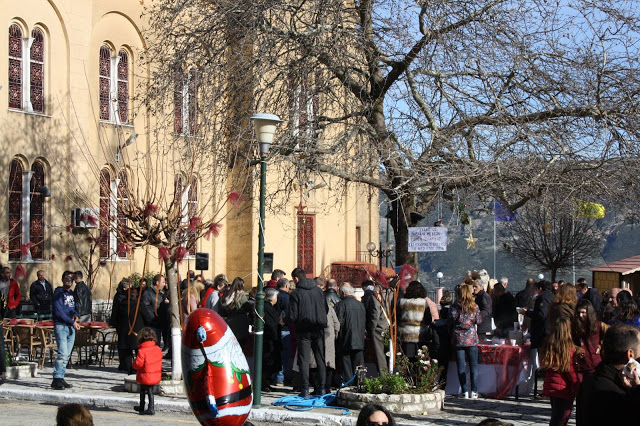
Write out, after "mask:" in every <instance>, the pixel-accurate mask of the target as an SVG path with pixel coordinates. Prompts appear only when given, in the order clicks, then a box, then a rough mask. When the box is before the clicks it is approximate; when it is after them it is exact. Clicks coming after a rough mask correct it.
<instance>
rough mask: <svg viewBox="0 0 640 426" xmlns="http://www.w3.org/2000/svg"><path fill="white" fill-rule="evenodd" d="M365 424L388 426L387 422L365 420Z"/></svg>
mask: <svg viewBox="0 0 640 426" xmlns="http://www.w3.org/2000/svg"><path fill="white" fill-rule="evenodd" d="M367 426H389V423H387V422H367Z"/></svg>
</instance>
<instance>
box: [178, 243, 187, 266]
mask: <svg viewBox="0 0 640 426" xmlns="http://www.w3.org/2000/svg"><path fill="white" fill-rule="evenodd" d="M188 253H189V251H188V250H187V248H186V247H182V246H180V247H178V248H177V249H176V252H175V257H176V262H177V263H180V262H182V259H184V258H185V256H186V255H187V254H188Z"/></svg>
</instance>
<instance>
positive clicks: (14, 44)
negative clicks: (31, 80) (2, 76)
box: [9, 24, 23, 109]
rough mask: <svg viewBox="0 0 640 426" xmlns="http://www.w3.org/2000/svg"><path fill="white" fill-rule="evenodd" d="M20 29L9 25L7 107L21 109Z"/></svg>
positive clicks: (21, 43)
mask: <svg viewBox="0 0 640 426" xmlns="http://www.w3.org/2000/svg"><path fill="white" fill-rule="evenodd" d="M22 45H23V41H22V30H21V29H20V27H19V26H18V25H16V24H13V25H11V26H10V27H9V108H15V109H22Z"/></svg>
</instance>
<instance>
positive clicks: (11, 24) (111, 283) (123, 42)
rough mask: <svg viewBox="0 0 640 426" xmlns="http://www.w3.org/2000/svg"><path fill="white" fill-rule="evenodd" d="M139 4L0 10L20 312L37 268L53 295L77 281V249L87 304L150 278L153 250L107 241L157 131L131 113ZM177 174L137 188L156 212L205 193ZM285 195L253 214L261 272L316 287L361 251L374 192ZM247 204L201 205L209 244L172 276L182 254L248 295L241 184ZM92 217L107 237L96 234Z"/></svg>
mask: <svg viewBox="0 0 640 426" xmlns="http://www.w3.org/2000/svg"><path fill="white" fill-rule="evenodd" d="M141 3H142V2H140V1H138V0H23V1H13V0H0V22H3V23H4V27H3V28H4V29H3V32H2V34H3V36H2V38H1V40H0V69H1V70H3V71H2V72H0V75H1V77H0V85H1V86H2V88H1V89H0V143H1V144H2V147H3V154H4V155H3V156H2V159H1V160H0V164H2V167H1V168H0V170H2V172H1V174H0V182H4V185H3V186H4V188H5V189H4V191H2V193H1V195H0V202H1V203H2V205H3V206H4V208H3V209H2V216H1V217H0V263H2V264H3V265H9V266H10V267H11V268H12V271H13V272H15V271H16V269H18V267H19V266H22V267H24V270H25V272H26V276H25V277H24V278H19V279H18V281H19V283H20V285H21V289H22V296H23V300H26V299H27V298H28V293H29V286H30V284H31V282H32V281H34V280H35V277H36V271H38V270H44V271H45V276H46V277H47V278H48V279H49V281H50V282H51V283H52V284H53V285H54V287H55V286H58V285H60V276H61V273H62V272H63V271H64V270H66V269H70V270H78V269H83V267H82V261H85V262H86V259H87V258H88V255H89V249H91V248H93V249H94V252H93V259H94V263H95V264H98V259H99V266H98V272H97V275H96V279H95V284H94V298H95V299H107V298H111V297H112V296H113V294H114V289H115V286H116V284H117V282H118V281H119V279H120V278H122V277H123V276H127V275H129V274H131V273H132V272H142V271H143V268H145V259H146V265H147V266H146V267H147V270H151V271H160V263H159V262H158V253H157V249H150V250H148V251H147V250H145V249H143V248H138V249H136V250H133V251H132V252H127V251H126V250H124V249H123V248H122V247H121V245H120V242H119V239H118V235H117V233H116V232H114V231H113V229H114V227H117V226H118V223H117V221H118V220H119V217H118V214H117V211H118V205H119V204H118V203H120V202H126V200H123V197H125V196H124V195H123V194H124V192H123V191H122V189H123V188H127V185H128V186H129V190H130V191H131V188H136V189H135V191H139V190H141V189H140V188H141V186H140V182H143V181H144V179H143V177H144V176H143V175H144V174H145V172H144V170H145V169H144V168H141V167H129V166H128V165H127V164H128V161H133V160H132V159H133V158H134V157H136V156H137V157H138V158H140V156H144V155H145V153H147V152H148V151H149V149H150V148H149V147H150V146H151V142H150V139H151V138H152V127H153V123H154V122H156V121H157V120H161V119H164V118H162V117H158V116H153V115H152V114H151V113H150V112H148V111H144V110H143V109H141V108H139V105H136V94H137V93H136V92H137V90H139V88H140V87H143V86H144V85H143V84H141V83H143V82H144V80H145V79H148V78H149V76H150V72H149V69H148V66H146V65H144V61H143V59H144V54H145V52H146V49H147V46H148V40H145V35H144V34H145V33H144V30H143V29H144V25H145V23H144V22H143V21H142V19H143V18H141V12H142V7H143V6H142V5H141ZM187 86H188V84H187V85H185V91H184V95H185V97H184V98H183V99H181V101H180V108H181V113H180V114H178V116H179V117H178V119H177V120H176V123H172V124H173V125H175V126H176V127H175V131H176V132H177V133H179V134H184V135H187V134H188V133H189V132H190V126H192V125H193V123H191V122H190V119H191V113H190V111H191V110H190V109H189V108H190V107H189V102H190V101H189V100H188V96H189V94H190V89H189V87H187ZM174 106H175V105H174ZM183 112H184V114H182V113H183ZM172 116H173V117H172V118H175V117H176V116H175V115H174V114H172ZM166 155H171V154H170V153H167V154H166ZM145 161H159V162H162V161H164V160H163V159H159V160H158V159H154V160H145ZM167 170H170V169H167ZM124 171H126V173H125V172H124ZM165 174H167V173H165ZM178 174H179V173H178V172H177V171H176V173H175V175H167V176H163V179H164V180H165V181H164V182H156V181H152V182H148V181H147V182H146V183H145V185H146V188H149V187H153V188H155V190H156V191H159V192H161V193H163V195H166V196H165V200H164V202H165V203H167V202H168V201H167V200H175V199H178V198H179V200H180V201H179V202H181V203H184V204H185V209H189V208H191V207H193V206H198V203H199V202H200V203H201V204H202V202H203V200H204V199H205V197H204V196H203V193H204V192H206V191H207V188H208V187H209V184H208V183H207V182H205V181H199V180H198V179H199V178H198V175H197V174H195V177H189V176H188V175H184V177H178V176H177V175H178ZM145 176H146V175H145ZM268 176H269V182H268V185H269V188H270V189H274V188H276V187H278V185H279V183H280V182H279V180H278V177H279V176H280V175H279V173H278V170H272V169H271V168H270V169H269V175H268ZM185 179H187V181H185ZM189 179H191V181H188V180H189ZM203 179H204V178H203ZM101 182H102V184H101ZM321 182H323V183H322V184H320V183H321ZM325 183H326V185H325ZM178 184H179V185H178ZM178 186H179V189H180V193H181V194H182V195H181V197H177V196H176V195H175V192H176V191H177V189H176V188H178ZM338 187H339V188H342V189H341V193H340V194H339V195H337V197H338V199H337V202H336V201H335V200H336V198H335V197H336V193H335V192H333V191H335V190H336V188H338ZM300 188H302V190H300ZM344 188H346V190H345V189H344ZM270 189H268V190H267V192H270ZM135 191H132V193H133V192H135ZM165 192H166V194H164V193H165ZM291 192H292V193H291V194H290V195H291V196H290V197H286V198H283V203H285V204H284V205H283V206H281V209H280V210H279V211H278V212H269V211H268V212H267V219H266V235H265V241H266V244H265V252H266V253H267V258H270V259H272V262H271V263H268V264H267V271H269V269H270V268H279V269H283V270H285V271H286V272H287V274H288V273H289V272H290V271H291V270H292V269H293V268H294V267H295V266H297V265H300V266H302V267H304V268H305V269H306V270H307V272H308V273H309V274H310V275H320V274H321V273H322V272H323V271H324V270H325V269H326V268H327V267H328V266H329V265H330V264H331V263H332V262H334V261H350V260H360V259H358V257H359V255H360V254H361V253H360V252H361V251H364V250H365V248H364V247H365V245H366V244H367V242H369V241H371V240H373V241H375V242H377V241H378V222H379V218H378V205H377V203H378V197H377V193H375V192H372V191H371V190H369V189H367V188H366V187H362V186H360V187H358V186H356V185H347V184H346V183H344V182H340V181H337V180H336V179H335V178H333V179H330V178H329V177H322V176H317V179H316V180H315V181H306V182H299V184H298V186H296V187H295V188H292V190H291ZM298 192H299V193H298ZM248 193H249V194H250V195H252V197H251V198H250V201H249V202H248V206H247V208H245V209H243V210H241V211H232V209H233V207H232V206H231V205H229V204H228V203H227V204H226V205H223V204H224V203H222V204H221V203H218V204H216V203H213V204H216V208H217V209H218V210H216V211H217V212H222V214H221V219H220V224H221V225H222V227H221V228H220V234H219V235H218V236H217V237H215V238H210V239H205V238H199V239H198V240H197V241H196V243H195V247H191V248H190V253H189V255H188V256H187V257H186V259H185V260H184V261H183V262H182V263H181V264H180V270H181V271H182V272H184V271H186V270H187V269H195V252H198V253H206V254H208V255H209V262H208V270H206V271H204V275H205V277H213V276H214V275H215V274H218V273H222V272H224V273H226V274H227V275H228V276H229V277H230V278H233V277H235V276H241V277H243V278H244V279H245V282H246V283H251V284H252V285H255V284H256V283H257V267H256V264H257V252H258V202H257V199H256V194H258V191H257V185H256V184H255V183H252V185H251V188H249V190H248ZM331 200H334V201H331ZM218 201H220V200H218ZM160 204H162V203H160ZM221 205H222V207H220V206H221ZM199 207H201V208H204V207H203V206H202V205H200V206H199ZM207 208H209V207H207ZM210 210H211V211H213V210H214V208H213V207H211V208H210ZM104 218H109V219H108V220H109V221H112V222H113V224H111V225H113V226H111V227H110V226H105V225H103V221H104V220H105V219H104ZM96 219H97V220H96ZM72 221H74V222H73V223H72ZM71 225H73V226H71ZM267 279H268V276H267Z"/></svg>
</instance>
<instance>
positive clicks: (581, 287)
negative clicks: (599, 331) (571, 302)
mask: <svg viewBox="0 0 640 426" xmlns="http://www.w3.org/2000/svg"><path fill="white" fill-rule="evenodd" d="M580 280H582V281H580ZM578 281H579V282H578V284H577V285H576V290H578V292H579V293H580V294H582V298H583V299H584V300H588V301H589V302H591V304H592V305H593V310H594V311H596V315H598V318H601V317H602V316H601V315H602V312H601V310H602V296H600V292H599V291H598V290H597V289H595V288H589V285H588V284H587V280H585V279H584V278H580V279H579V280H578Z"/></svg>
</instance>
